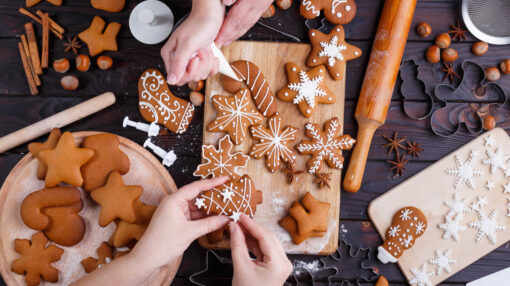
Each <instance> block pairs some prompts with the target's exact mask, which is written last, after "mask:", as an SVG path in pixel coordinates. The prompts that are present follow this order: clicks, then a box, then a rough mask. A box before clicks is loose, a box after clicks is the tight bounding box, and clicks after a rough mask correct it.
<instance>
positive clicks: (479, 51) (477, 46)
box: [471, 41, 489, 56]
mask: <svg viewBox="0 0 510 286" xmlns="http://www.w3.org/2000/svg"><path fill="white" fill-rule="evenodd" d="M488 50H489V44H487V43H486V42H482V41H480V42H476V43H474V44H473V46H472V47H471V51H472V52H473V54H475V55H477V56H483V55H485V53H486V52H487V51H488Z"/></svg>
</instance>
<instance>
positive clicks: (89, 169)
mask: <svg viewBox="0 0 510 286" xmlns="http://www.w3.org/2000/svg"><path fill="white" fill-rule="evenodd" d="M82 147H83V148H87V149H90V150H94V156H92V158H91V159H90V161H88V162H87V163H86V164H85V165H83V167H81V172H82V175H83V180H84V183H83V189H84V190H85V191H87V192H91V191H93V190H94V189H97V188H99V187H102V186H104V184H105V183H106V179H107V178H108V175H109V174H110V173H111V172H112V171H118V172H119V173H120V174H122V175H124V174H126V173H127V172H128V171H129V158H128V157H127V155H126V154H124V152H122V151H121V150H120V149H119V138H118V137H117V136H116V135H113V134H108V133H104V134H97V135H92V136H88V137H86V138H85V139H84V140H83V143H82Z"/></svg>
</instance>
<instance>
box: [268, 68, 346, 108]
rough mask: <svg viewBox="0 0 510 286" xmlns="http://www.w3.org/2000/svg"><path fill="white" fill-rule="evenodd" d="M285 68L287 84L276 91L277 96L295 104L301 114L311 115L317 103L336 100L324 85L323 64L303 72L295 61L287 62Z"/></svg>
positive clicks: (327, 102) (324, 73)
mask: <svg viewBox="0 0 510 286" xmlns="http://www.w3.org/2000/svg"><path fill="white" fill-rule="evenodd" d="M286 69H287V77H288V79H289V84H288V85H287V86H286V87H284V88H282V89H280V91H278V98H279V99H281V100H283V101H292V103H294V104H297V105H298V107H299V110H300V111H301V114H303V116H305V117H310V116H312V114H313V111H314V110H315V108H316V107H317V104H318V103H324V104H333V103H335V102H336V97H335V94H334V93H333V92H332V91H331V90H330V89H329V88H328V87H327V86H326V82H325V76H326V69H325V68H324V66H322V65H321V66H318V67H315V68H313V69H311V70H310V71H308V72H305V71H304V70H302V69H300V68H299V67H298V66H297V65H296V64H295V63H288V64H287V66H286Z"/></svg>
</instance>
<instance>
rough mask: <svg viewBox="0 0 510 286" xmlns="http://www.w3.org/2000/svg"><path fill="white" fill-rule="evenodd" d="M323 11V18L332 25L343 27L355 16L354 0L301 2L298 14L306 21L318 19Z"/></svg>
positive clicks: (303, 0) (307, 0) (310, 0)
mask: <svg viewBox="0 0 510 286" xmlns="http://www.w3.org/2000/svg"><path fill="white" fill-rule="evenodd" d="M321 10H324V17H326V19H327V20H328V21H329V22H331V23H333V24H340V25H345V24H347V23H349V22H350V21H352V19H353V18H354V16H356V2H355V1H354V0H302V1H301V6H300V7H299V12H300V14H301V16H303V17H304V18H306V19H313V18H316V17H319V16H320V14H321Z"/></svg>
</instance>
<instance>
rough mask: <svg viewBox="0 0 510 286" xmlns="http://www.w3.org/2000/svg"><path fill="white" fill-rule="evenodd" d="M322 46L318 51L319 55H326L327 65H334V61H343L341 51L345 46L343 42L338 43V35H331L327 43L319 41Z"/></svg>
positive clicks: (345, 48)
mask: <svg viewBox="0 0 510 286" xmlns="http://www.w3.org/2000/svg"><path fill="white" fill-rule="evenodd" d="M319 44H320V45H321V47H322V51H320V52H319V57H327V58H328V65H329V66H330V67H332V66H334V65H335V63H336V61H343V60H344V55H343V54H342V52H343V51H345V50H347V46H345V45H344V44H338V37H337V36H333V37H332V38H331V40H330V41H329V43H327V42H320V43H319Z"/></svg>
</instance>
